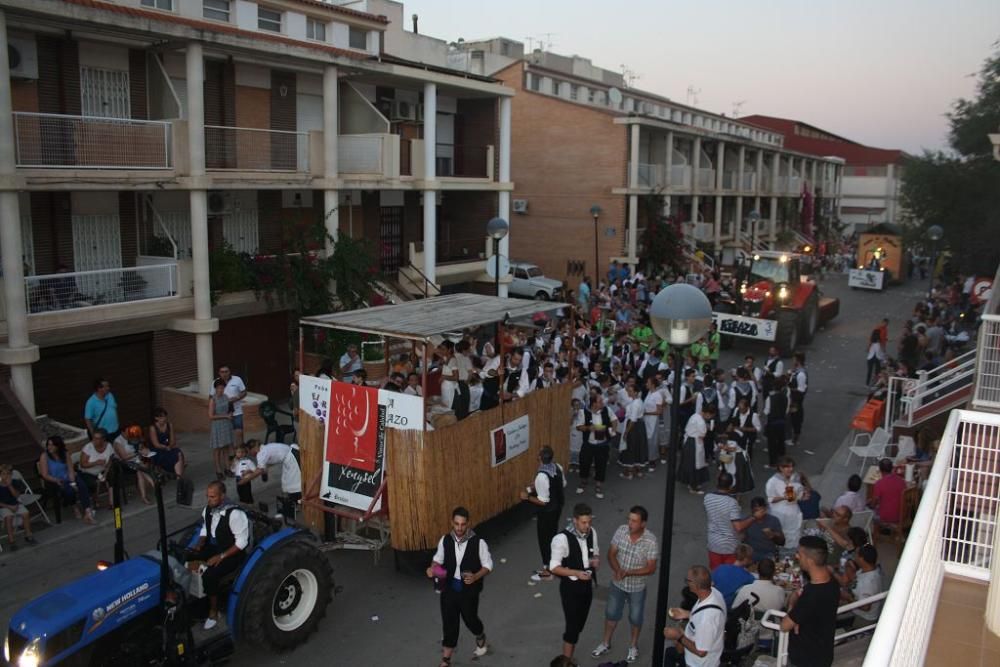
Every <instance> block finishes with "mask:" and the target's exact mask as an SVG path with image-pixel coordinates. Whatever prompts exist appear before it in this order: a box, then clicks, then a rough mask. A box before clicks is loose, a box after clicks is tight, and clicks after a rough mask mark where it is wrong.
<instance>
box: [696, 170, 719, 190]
mask: <svg viewBox="0 0 1000 667" xmlns="http://www.w3.org/2000/svg"><path fill="white" fill-rule="evenodd" d="M698 189H699V190H714V189H715V170H714V169H703V168H699V169H698Z"/></svg>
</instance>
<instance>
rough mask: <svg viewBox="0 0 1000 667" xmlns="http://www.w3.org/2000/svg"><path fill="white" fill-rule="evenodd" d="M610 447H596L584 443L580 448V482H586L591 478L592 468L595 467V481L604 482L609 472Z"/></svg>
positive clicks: (604, 445)
mask: <svg viewBox="0 0 1000 667" xmlns="http://www.w3.org/2000/svg"><path fill="white" fill-rule="evenodd" d="M610 451H611V450H610V445H607V444H601V445H595V444H593V443H590V442H585V443H583V446H582V447H581V448H580V481H581V482H584V481H586V480H587V479H589V478H590V466H591V465H593V466H594V479H595V480H597V481H598V482H604V477H605V475H606V474H607V472H608V456H610Z"/></svg>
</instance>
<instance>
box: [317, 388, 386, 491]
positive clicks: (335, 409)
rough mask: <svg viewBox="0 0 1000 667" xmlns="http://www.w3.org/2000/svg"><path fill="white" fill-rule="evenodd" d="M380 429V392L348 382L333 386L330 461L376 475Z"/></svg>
mask: <svg viewBox="0 0 1000 667" xmlns="http://www.w3.org/2000/svg"><path fill="white" fill-rule="evenodd" d="M378 428H379V425H378V389H376V388H374V387H362V386H359V385H355V384H348V383H346V382H336V381H335V382H333V383H332V384H331V387H330V415H329V417H328V418H327V439H326V460H327V461H329V462H330V463H336V464H339V465H344V466H350V467H352V468H359V469H361V470H365V471H367V472H375V459H376V456H377V454H378Z"/></svg>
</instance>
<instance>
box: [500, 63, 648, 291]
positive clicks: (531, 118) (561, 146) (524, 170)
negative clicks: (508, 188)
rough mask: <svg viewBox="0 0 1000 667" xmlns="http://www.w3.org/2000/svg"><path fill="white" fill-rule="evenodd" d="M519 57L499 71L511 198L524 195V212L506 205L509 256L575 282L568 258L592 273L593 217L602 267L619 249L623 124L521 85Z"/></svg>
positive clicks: (624, 160)
mask: <svg viewBox="0 0 1000 667" xmlns="http://www.w3.org/2000/svg"><path fill="white" fill-rule="evenodd" d="M523 67H524V65H523V63H520V62H519V63H515V64H513V65H511V66H510V67H508V68H507V69H505V70H502V71H500V72H499V73H497V75H496V77H497V78H498V79H500V80H502V81H503V82H504V83H505V84H506V85H508V86H510V87H511V88H514V89H515V90H516V91H517V94H516V95H515V96H514V98H513V101H512V107H511V125H512V135H511V179H512V180H513V181H514V184H515V190H514V192H513V193H512V195H511V199H526V200H527V201H528V213H527V214H526V215H519V214H517V213H511V220H510V226H511V256H512V258H513V259H515V260H521V261H530V262H534V263H536V264H538V265H539V266H540V267H541V269H542V271H544V272H545V275H547V276H551V277H553V278H558V279H561V280H566V281H567V282H568V284H569V287H571V288H575V287H576V285H577V284H579V282H580V280H581V279H582V278H583V276H582V275H568V271H567V269H568V267H567V263H568V262H570V261H582V262H584V263H585V266H586V269H585V272H586V274H587V275H593V273H594V268H593V267H594V222H593V218H591V215H590V207H591V206H593V205H594V204H597V205H598V206H600V207H601V209H602V213H601V216H600V219H599V222H598V253H597V254H598V259H599V261H600V263H601V266H600V267H599V268H600V274H604V273H606V271H607V266H608V264H609V257H616V256H620V255H621V252H622V244H623V240H624V235H625V230H626V228H627V220H626V210H625V205H626V198H625V197H623V196H621V195H615V194H612V192H611V190H612V188H615V187H624V186H625V180H626V172H627V169H628V135H627V128H626V127H625V126H623V125H615V124H614V123H613V120H614V117H615V115H614V114H613V113H611V112H610V111H603V110H600V109H595V108H590V107H587V106H584V105H580V104H576V103H574V102H570V101H568V100H561V99H558V98H554V97H552V96H549V95H541V94H538V93H533V92H531V91H528V90H525V89H524V86H523V77H524V72H523Z"/></svg>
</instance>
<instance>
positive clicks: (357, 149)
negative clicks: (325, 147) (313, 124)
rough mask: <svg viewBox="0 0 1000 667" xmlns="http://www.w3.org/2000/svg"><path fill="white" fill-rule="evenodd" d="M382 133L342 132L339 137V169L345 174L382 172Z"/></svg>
mask: <svg viewBox="0 0 1000 667" xmlns="http://www.w3.org/2000/svg"><path fill="white" fill-rule="evenodd" d="M382 141H383V135H381V134H342V135H340V137H339V138H338V139H337V151H338V154H337V169H338V171H340V172H341V173H343V174H381V173H382V172H383V171H384V170H385V168H384V166H383V161H382V152H383V151H382Z"/></svg>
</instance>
